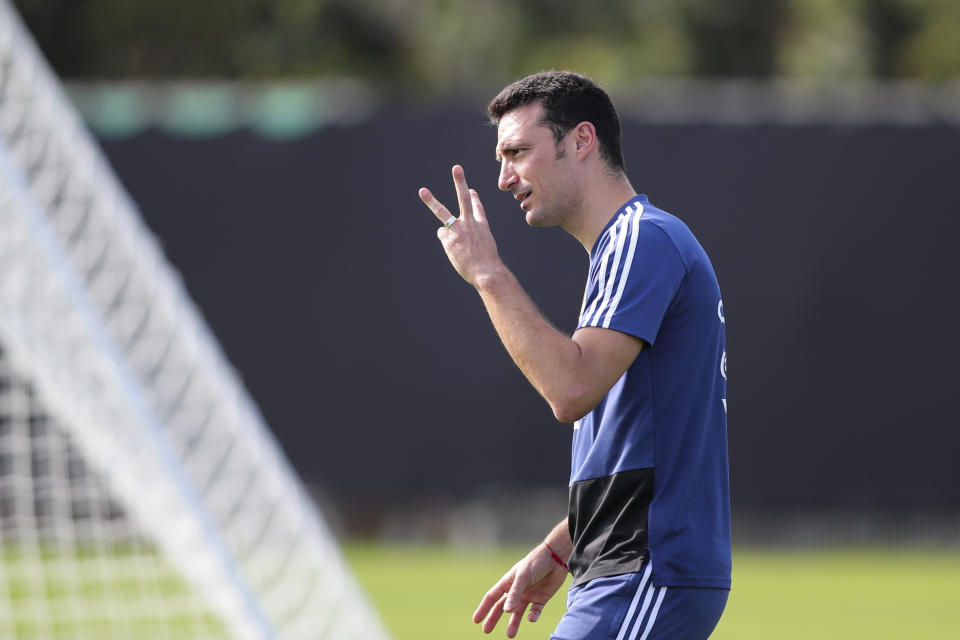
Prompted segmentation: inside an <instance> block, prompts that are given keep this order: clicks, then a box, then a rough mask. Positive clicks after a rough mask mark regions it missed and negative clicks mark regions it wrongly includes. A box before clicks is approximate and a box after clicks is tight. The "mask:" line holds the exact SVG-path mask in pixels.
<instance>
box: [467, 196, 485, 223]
mask: <svg viewBox="0 0 960 640" xmlns="http://www.w3.org/2000/svg"><path fill="white" fill-rule="evenodd" d="M470 200H471V201H472V202H473V217H474V219H475V220H476V221H477V222H483V221H484V220H486V219H487V213H486V211H484V210H483V203H482V202H480V195H479V194H478V193H477V192H476V191H475V190H473V189H470Z"/></svg>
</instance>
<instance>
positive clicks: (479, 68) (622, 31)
mask: <svg viewBox="0 0 960 640" xmlns="http://www.w3.org/2000/svg"><path fill="white" fill-rule="evenodd" d="M13 4H14V5H15V6H16V7H17V8H18V9H19V10H20V12H21V14H22V15H23V16H24V19H25V21H26V22H27V25H28V26H29V27H30V29H31V31H32V32H33V33H34V35H35V36H36V38H37V40H38V41H39V44H40V47H41V49H42V50H43V51H44V53H45V54H46V56H47V57H48V59H49V60H50V61H51V63H52V64H53V66H54V68H55V69H56V70H57V72H58V73H59V74H60V75H61V76H62V77H65V78H97V79H147V80H156V79H183V78H192V79H202V78H225V79H244V80H246V79H250V80H259V79H266V78H271V79H272V78H290V79H302V78H317V77H342V76H349V77H355V78H362V79H365V80H368V81H370V82H372V83H374V84H376V85H377V86H378V87H381V88H382V89H387V90H389V89H391V88H393V89H404V90H407V91H411V90H412V91H417V92H423V93H426V94H429V95H438V94H439V95H442V94H447V95H453V94H456V93H458V92H462V91H464V90H466V89H473V90H477V89H480V90H483V91H488V90H490V89H491V88H496V87H498V86H500V85H501V84H502V83H503V82H505V81H507V80H510V79H512V78H515V77H517V76H519V75H523V74H526V73H529V72H532V71H536V70H539V69H544V68H571V69H576V70H579V71H582V72H584V73H587V74H589V75H592V76H594V77H596V78H598V79H600V80H602V81H603V82H604V83H605V84H606V85H607V86H608V87H610V88H613V89H616V88H620V87H623V86H626V85H628V84H629V83H630V82H631V81H633V80H635V79H637V78H639V77H651V76H654V77H700V78H731V77H735V78H754V79H769V78H776V77H786V78H795V79H813V80H820V79H825V80H837V79H913V80H930V81H941V80H945V79H951V78H957V77H960V47H958V46H957V45H956V33H957V32H958V27H960V2H956V0H593V1H592V2H583V1H582V0H475V1H469V0H459V1H458V0H220V1H219V2H195V1H194V0H13Z"/></svg>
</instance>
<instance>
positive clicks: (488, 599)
mask: <svg viewBox="0 0 960 640" xmlns="http://www.w3.org/2000/svg"><path fill="white" fill-rule="evenodd" d="M505 597H506V594H505V593H503V592H498V593H494V592H493V589H491V590H490V591H488V592H487V595H485V596H483V600H481V601H480V604H479V606H477V610H476V611H474V612H473V621H474V622H480V621H481V620H483V619H484V618H486V617H487V614H488V613H490V609H492V608H493V606H494V605H495V604H497V601H498V600H502V599H503V598H505Z"/></svg>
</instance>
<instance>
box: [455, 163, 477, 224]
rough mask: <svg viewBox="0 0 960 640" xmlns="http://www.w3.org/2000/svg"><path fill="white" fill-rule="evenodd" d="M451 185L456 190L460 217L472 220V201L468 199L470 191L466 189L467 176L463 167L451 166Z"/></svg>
mask: <svg viewBox="0 0 960 640" xmlns="http://www.w3.org/2000/svg"><path fill="white" fill-rule="evenodd" d="M453 184H454V186H455V187H456V188H457V200H458V201H459V203H460V217H461V218H463V219H465V220H470V221H472V220H473V200H472V199H471V198H470V189H469V187H467V176H466V174H465V173H464V172H463V167H461V166H460V165H458V164H455V165H453Z"/></svg>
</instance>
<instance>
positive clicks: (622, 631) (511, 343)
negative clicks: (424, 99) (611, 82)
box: [420, 71, 730, 640]
mask: <svg viewBox="0 0 960 640" xmlns="http://www.w3.org/2000/svg"><path fill="white" fill-rule="evenodd" d="M488 111H489V115H490V119H491V122H492V123H493V124H495V125H496V126H497V147H496V156H497V160H498V161H499V162H500V178H499V185H498V186H499V187H500V189H502V190H505V191H510V192H511V193H512V194H513V196H514V198H515V199H517V200H518V201H519V202H520V208H521V209H522V210H523V211H524V213H525V216H526V221H527V223H528V224H530V225H532V226H537V227H543V226H554V225H556V226H560V227H562V228H563V229H565V230H566V231H567V232H568V233H570V235H572V236H573V237H575V238H576V239H577V240H579V241H580V243H581V244H582V245H583V247H584V249H586V250H587V252H588V253H589V254H590V271H589V276H588V278H587V286H586V290H585V292H584V297H583V303H582V306H581V312H580V320H579V323H578V327H577V329H576V331H575V332H574V334H573V336H572V337H568V336H566V335H564V334H562V333H561V332H559V331H557V330H556V329H554V328H553V327H552V326H551V325H550V324H549V323H548V322H547V321H546V320H545V319H544V317H543V316H542V315H541V314H540V312H539V311H538V310H537V308H536V307H535V306H534V304H533V303H532V302H531V300H530V298H529V297H528V296H527V295H526V294H525V293H524V291H523V289H522V288H521V287H520V285H519V283H518V282H517V280H516V279H515V278H514V276H513V275H512V274H511V273H510V272H509V271H508V270H507V269H506V267H505V266H504V265H503V263H502V262H501V260H500V257H499V255H498V252H497V247H496V243H495V241H494V238H493V236H492V234H491V232H490V228H489V225H488V223H487V218H486V214H485V212H484V208H483V205H482V204H481V202H480V198H479V196H478V195H477V193H476V191H474V190H472V189H469V188H468V187H467V182H466V178H465V175H464V171H463V168H462V167H460V166H454V167H453V180H454V183H455V185H456V191H457V197H458V200H459V210H460V215H459V217H455V216H453V215H451V214H450V212H449V210H448V209H447V208H446V207H445V206H444V205H443V204H441V203H440V202H439V201H437V199H436V198H435V197H434V196H433V194H432V193H431V192H430V191H429V190H428V189H421V190H420V198H421V199H422V200H423V202H424V203H425V204H426V205H427V206H428V207H429V208H430V209H431V210H432V211H433V213H434V214H435V215H436V216H437V218H438V219H439V220H440V221H441V222H443V226H442V227H441V228H440V229H438V232H437V235H438V237H439V239H440V241H441V243H442V244H443V248H444V250H445V251H446V254H447V257H448V258H449V259H450V262H451V264H452V265H453V267H454V268H455V269H456V270H457V272H458V273H459V274H460V275H461V276H462V277H463V278H464V280H466V281H467V282H468V283H470V284H471V285H473V286H474V287H475V288H476V290H477V292H478V293H479V294H480V297H481V299H482V300H483V303H484V305H485V306H486V309H487V311H488V313H489V315H490V319H491V321H492V322H493V325H494V327H495V328H496V330H497V333H498V334H499V336H500V339H501V340H502V341H503V344H504V346H505V347H506V349H507V351H508V352H509V354H510V356H511V357H512V358H513V360H514V361H515V362H516V364H517V366H519V367H520V369H521V371H522V372H523V374H524V375H525V376H526V377H527V379H528V380H529V381H530V382H531V384H533V386H534V387H535V388H536V389H537V391H538V392H539V393H540V394H541V395H542V396H543V397H544V399H546V401H547V402H548V403H549V405H550V407H551V408H552V409H553V413H554V415H555V416H556V418H557V419H558V420H560V421H561V422H572V423H573V456H572V457H573V463H572V470H571V477H570V491H569V495H570V502H569V511H568V517H567V519H565V520H563V521H561V522H560V523H559V524H558V525H557V526H556V527H555V528H554V529H553V530H552V531H551V532H550V533H549V534H548V535H547V537H546V539H545V540H544V542H543V543H542V544H540V545H539V546H537V547H536V548H535V549H533V550H532V551H531V552H530V553H529V554H528V555H527V556H526V557H525V558H523V559H522V560H520V561H519V562H518V563H517V564H516V565H515V566H514V567H513V568H512V569H510V571H508V572H507V573H506V575H504V576H503V578H502V579H501V580H500V581H499V582H498V583H497V584H496V585H494V586H493V587H492V588H491V589H490V591H489V592H487V594H486V596H485V597H484V598H483V600H482V601H481V603H480V606H479V607H478V609H477V611H476V612H475V613H474V622H477V623H480V622H483V630H484V632H485V633H490V631H492V630H493V629H494V627H495V626H496V625H497V623H498V622H499V620H500V618H501V617H502V616H503V614H504V613H508V614H509V615H510V617H509V622H508V624H507V629H506V635H507V636H508V637H510V638H512V637H514V636H515V635H516V633H517V630H518V628H519V626H520V623H521V620H522V619H523V616H524V613H525V611H526V610H527V607H528V606H529V609H530V611H529V614H528V619H529V620H530V621H531V622H532V621H535V620H536V619H537V618H538V617H539V616H540V613H541V611H542V610H543V607H544V604H545V603H546V602H547V601H548V600H549V599H550V598H551V597H552V596H553V594H554V593H555V592H556V591H557V590H558V589H559V588H560V586H561V585H562V584H563V582H564V580H565V579H566V576H567V572H568V569H569V572H570V573H572V575H573V580H572V582H571V585H570V590H569V594H568V598H567V611H566V613H565V614H564V616H563V618H562V619H561V621H560V623H559V625H558V627H557V629H556V630H555V632H554V635H553V636H551V637H552V638H555V639H557V640H588V639H589V640H593V639H595V638H597V639H599V638H616V639H617V640H627V639H629V640H636V639H638V638H639V639H642V640H666V639H669V640H686V639H690V640H693V639H703V638H706V637H708V636H709V635H710V633H711V632H712V631H713V629H714V627H715V625H716V623H717V621H718V620H719V619H720V615H721V613H722V612H723V608H724V606H725V604H726V600H727V594H728V590H729V588H730V524H729V489H728V469H727V440H726V351H725V349H726V342H725V331H724V322H725V321H724V315H723V303H722V301H721V298H720V289H719V286H718V284H717V280H716V276H715V275H714V271H713V267H712V266H711V264H710V261H709V259H708V258H707V255H706V253H705V252H704V250H703V248H702V247H701V246H700V244H699V243H698V242H697V240H696V238H694V236H693V235H692V233H691V232H690V230H689V229H688V228H687V227H686V226H685V225H684V224H683V223H682V222H680V220H678V219H677V218H675V217H673V216H671V215H670V214H667V213H665V212H663V211H661V210H660V209H658V208H657V207H655V206H653V205H652V204H650V202H649V200H648V199H647V198H646V196H643V195H637V193H636V191H635V190H634V189H633V187H632V186H631V185H630V182H629V180H628V179H627V177H626V175H625V173H624V164H623V156H622V152H621V149H620V124H619V120H618V117H617V114H616V111H615V109H614V107H613V104H612V103H611V102H610V99H609V97H608V96H607V94H606V93H605V92H604V91H603V90H602V89H600V88H599V87H598V86H597V85H595V84H594V83H593V82H592V81H590V80H589V79H587V78H585V77H583V76H580V75H577V74H574V73H570V72H555V71H551V72H544V73H538V74H534V75H532V76H529V77H527V78H523V79H522V80H519V81H517V82H515V83H513V84H511V85H510V86H508V87H506V88H505V89H504V90H503V91H501V93H500V94H499V95H498V96H497V97H496V98H494V99H493V101H492V102H491V103H490V105H489V107H488Z"/></svg>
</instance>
